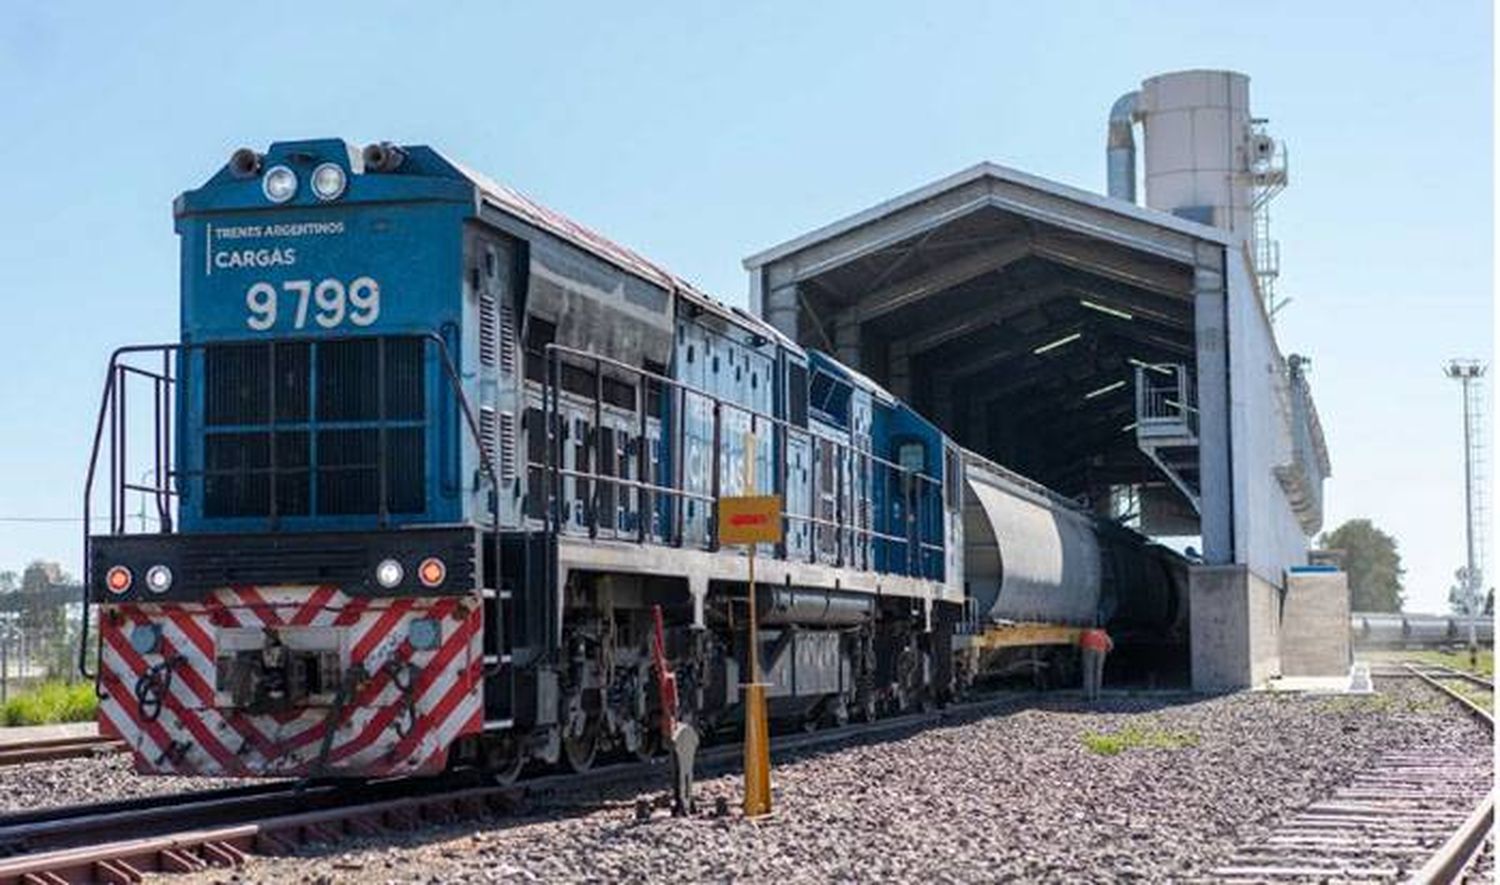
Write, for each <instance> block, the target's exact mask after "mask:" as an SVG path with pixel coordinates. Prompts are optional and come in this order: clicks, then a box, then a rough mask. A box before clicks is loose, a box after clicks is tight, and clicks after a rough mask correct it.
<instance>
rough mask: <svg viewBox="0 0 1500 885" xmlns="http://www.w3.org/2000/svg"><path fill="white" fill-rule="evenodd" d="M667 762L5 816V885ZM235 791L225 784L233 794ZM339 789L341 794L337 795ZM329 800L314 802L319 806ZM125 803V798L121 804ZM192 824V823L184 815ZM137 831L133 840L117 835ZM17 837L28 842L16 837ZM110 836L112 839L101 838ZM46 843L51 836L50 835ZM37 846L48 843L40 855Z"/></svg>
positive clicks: (725, 767)
mask: <svg viewBox="0 0 1500 885" xmlns="http://www.w3.org/2000/svg"><path fill="white" fill-rule="evenodd" d="M1034 697H1035V695H1034V694H1031V693H1016V694H1007V695H1003V696H998V697H995V696H992V697H986V698H982V699H976V700H972V701H965V702H961V703H956V704H952V705H950V706H948V707H946V708H944V709H939V710H931V711H922V712H916V713H909V714H905V715H900V716H894V717H891V718H888V719H881V720H878V721H876V722H872V723H860V724H851V725H845V726H840V727H837V728H830V729H825V730H822V731H817V732H813V733H808V734H791V735H782V736H778V737H777V738H776V739H775V740H773V742H772V749H773V752H774V753H775V754H776V755H778V756H780V757H783V758H784V757H785V756H786V755H787V754H795V753H805V752H815V751H817V750H818V749H820V748H825V747H833V746H836V745H842V744H845V743H858V742H862V741H875V740H882V739H884V740H890V739H896V738H897V737H899V736H901V735H903V734H907V733H916V732H918V731H921V730H923V729H925V728H929V727H933V726H938V725H942V724H945V723H949V722H960V721H964V720H965V719H970V718H977V717H980V716H984V715H990V714H992V713H995V712H999V711H1001V710H1004V709H1006V708H1011V707H1016V706H1020V705H1023V704H1025V703H1026V702H1028V701H1029V700H1031V699H1033V698H1034ZM742 753H743V750H742V747H741V746H740V745H739V744H738V743H728V744H722V745H718V746H714V747H710V748H708V749H706V750H705V751H704V752H702V753H700V754H699V758H698V766H697V768H698V770H699V772H700V773H709V772H712V773H714V774H719V773H725V772H727V771H730V770H732V769H734V768H735V767H737V766H738V765H739V764H740V761H741V759H742ZM665 767H666V760H665V759H664V758H658V759H652V760H647V761H630V762H620V763H617V764H614V765H608V766H605V767H602V768H598V769H594V770H593V771H590V772H587V773H584V774H547V775H542V776H539V777H535V778H527V779H525V780H523V781H521V782H519V783H515V784H495V783H493V782H480V783H476V779H477V778H478V777H480V775H479V773H478V772H463V773H459V774H458V775H457V776H455V777H451V778H433V779H426V780H413V779H392V780H389V781H384V782H381V783H380V784H377V785H374V786H375V790H374V792H371V785H369V784H366V783H364V782H359V783H358V784H353V785H340V784H338V783H336V782H328V783H323V784H320V785H316V786H314V787H312V788H309V789H303V790H298V789H296V787H295V786H294V785H291V784H287V783H279V784H275V785H256V786H257V787H258V788H260V790H259V792H258V793H257V794H254V795H241V796H234V795H225V796H220V795H218V793H219V791H207V792H205V793H202V794H197V795H196V796H195V797H194V798H193V799H192V800H191V801H188V802H183V801H182V800H183V799H184V798H186V797H183V796H163V797H154V798H153V799H151V800H146V802H147V807H143V808H125V809H116V808H111V809H107V810H106V811H105V813H102V814H91V813H89V808H88V807H84V808H83V809H77V808H72V809H69V808H64V809H59V810H58V811H59V814H58V816H57V818H56V819H51V820H40V821H30V822H27V821H25V820H23V821H21V822H13V821H12V819H8V818H4V817H0V851H3V849H4V848H6V847H9V848H10V850H11V851H12V852H17V851H19V852H26V853H22V854H16V855H15V856H12V857H9V858H8V859H0V885H11V883H48V885H58V883H67V882H96V881H127V882H130V881H139V880H140V878H141V877H142V876H143V875H144V874H145V873H148V872H196V871H201V870H203V869H206V868H208V867H210V866H238V865H240V864H242V863H243V862H244V861H245V860H246V859H247V857H248V855H249V854H251V853H260V854H271V855H277V854H286V853H288V852H290V851H291V850H292V849H293V848H294V846H295V845H297V844H299V843H301V842H304V841H318V842H331V841H336V840H337V839H339V838H341V837H343V836H345V835H357V836H379V835H381V834H384V833H387V832H390V831H392V830H408V829H412V828H415V827H417V826H421V825H424V824H427V823H446V822H451V821H453V820H456V819H459V818H461V817H472V816H478V815H481V814H485V813H489V812H494V811H499V812H505V811H513V810H515V809H516V808H518V807H521V806H522V805H523V804H524V803H526V802H527V801H528V800H542V801H547V802H549V804H551V805H553V806H556V805H557V804H559V803H558V802H557V801H556V797H557V796H559V795H561V794H563V793H566V792H577V793H580V794H583V795H588V796H591V797H593V798H591V799H590V800H588V801H589V802H590V803H592V804H598V802H599V801H600V800H599V799H598V796H599V794H600V788H602V787H605V786H608V785H611V784H615V783H622V782H628V781H632V780H641V779H644V778H646V777H648V776H655V775H658V774H659V773H660V772H661V771H662V770H663V769H665ZM236 789H238V790H242V791H243V790H245V789H246V788H232V789H231V790H229V791H223V792H225V793H228V794H232V793H234V792H235V790H236ZM341 791H342V792H341ZM320 803H321V805H322V806H323V807H318V806H319V804H320ZM116 804H118V803H116ZM184 820H186V821H191V825H188V826H184V825H183V823H182V822H183V821H184ZM121 833H130V834H131V836H130V837H129V838H123V839H121V838H117V834H121ZM16 837H29V839H22V840H20V841H17V838H16ZM101 839H111V840H112V841H98V840H101ZM49 840H50V841H49ZM37 849H41V850H37Z"/></svg>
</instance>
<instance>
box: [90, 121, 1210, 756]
mask: <svg viewBox="0 0 1500 885" xmlns="http://www.w3.org/2000/svg"><path fill="white" fill-rule="evenodd" d="M174 209H175V214H176V220H177V231H178V234H179V235H180V237H181V244H182V252H181V255H182V262H181V272H182V278H181V287H182V299H181V321H182V330H181V340H180V342H178V343H175V344H171V345H164V346H158V347H129V348H122V349H121V350H120V351H118V352H117V353H116V355H115V357H114V359H113V360H112V362H111V366H110V372H109V376H108V385H107V388H106V391H105V396H104V400H103V404H102V406H101V411H100V423H99V433H98V436H97V437H96V445H95V453H94V462H93V465H94V469H91V471H90V481H89V482H90V486H89V491H88V493H87V494H86V498H87V499H88V501H89V502H90V503H92V502H93V501H94V499H95V498H96V497H97V494H96V489H95V487H96V486H100V487H103V486H105V482H104V480H103V479H102V474H103V472H104V470H103V467H102V466H101V465H102V464H103V463H104V459H105V456H106V454H107V464H108V473H109V480H108V484H107V490H108V500H109V509H110V514H111V519H110V527H109V530H108V531H106V532H103V533H99V534H96V535H94V536H92V537H90V538H89V539H88V553H87V569H88V580H87V585H88V590H87V592H88V594H89V600H90V601H91V603H94V604H97V605H98V606H100V617H99V630H98V634H97V642H98V648H99V668H98V674H97V676H98V680H99V685H100V690H101V695H102V697H103V698H104V700H103V701H102V703H101V707H100V714H99V715H100V725H101V728H102V729H103V730H104V731H105V732H106V733H108V734H112V735H116V736H118V737H120V738H121V739H123V740H125V741H127V742H128V743H129V744H130V746H131V747H132V748H133V750H134V751H135V754H136V762H137V766H138V767H139V768H140V769H141V770H144V771H152V772H164V773H167V772H170V773H196V774H218V775H241V776H272V775H275V776H282V775H305V774H312V773H332V774H343V775H361V776H363V775H384V774H394V773H421V772H432V771H437V770H440V769H442V768H444V767H446V766H450V765H453V764H458V763H464V764H482V765H485V766H488V767H490V768H492V769H494V770H495V771H497V772H499V773H501V774H514V773H515V772H517V771H519V769H520V768H521V766H523V765H524V764H526V762H527V761H528V760H532V759H540V760H545V761H549V762H553V761H559V760H565V761H566V762H567V763H569V764H570V765H572V766H573V767H574V768H578V769H583V768H587V767H588V766H589V765H590V764H591V763H592V762H593V760H594V758H595V756H596V754H597V753H598V752H599V751H600V750H604V749H615V750H624V751H627V752H634V753H640V754H649V753H651V752H654V750H655V743H656V740H657V738H656V735H657V733H658V732H657V723H658V720H659V717H660V715H661V711H660V709H659V707H660V695H659V692H658V691H657V690H656V687H655V684H654V682H653V680H652V675H651V674H652V669H651V641H652V612H653V610H654V609H656V608H658V607H659V608H660V610H661V611H662V612H664V613H665V621H666V625H667V630H666V638H667V643H666V645H667V650H668V654H669V657H670V659H671V661H672V664H673V666H674V668H675V669H676V671H677V674H678V680H679V705H680V709H679V710H678V711H677V713H678V714H679V715H681V716H682V717H684V718H686V719H688V720H690V721H692V722H694V723H695V724H697V725H698V726H699V727H700V728H712V727H714V726H716V725H717V724H721V723H724V722H727V721H729V720H732V719H733V718H734V717H735V716H737V715H738V698H739V689H738V686H739V685H740V683H741V682H742V681H743V674H744V672H745V670H746V668H747V665H746V663H745V661H746V660H747V654H746V652H747V650H746V648H745V632H744V629H743V627H744V624H745V622H746V620H747V618H748V616H749V614H750V613H749V611H748V610H747V604H748V597H747V592H746V591H747V587H746V584H745V579H744V573H745V568H744V563H743V561H742V557H743V552H742V551H740V550H735V549H720V546H719V544H718V541H717V530H716V526H715V524H714V504H715V502H716V500H717V499H719V498H720V497H723V496H730V495H741V494H772V493H774V494H778V495H780V496H781V497H782V500H783V502H784V512H783V513H782V515H781V518H782V520H783V527H784V533H783V540H782V541H781V542H780V543H778V544H775V545H769V544H768V545H764V549H762V550H761V551H760V556H761V561H760V581H761V583H762V588H761V591H760V593H759V594H758V604H757V612H756V615H757V617H758V619H759V623H760V624H761V626H762V628H763V629H762V631H761V633H760V642H761V647H760V650H759V651H760V660H761V661H763V662H764V668H765V679H766V681H767V682H769V683H770V686H771V687H770V689H769V692H768V693H769V696H770V697H771V702H772V711H773V715H775V716H778V717H782V718H795V719H800V720H802V721H805V722H816V721H823V720H828V721H844V720H846V719H848V718H849V717H851V716H852V717H866V718H868V717H874V716H877V715H880V714H881V713H882V712H885V711H896V710H903V709H908V708H910V707H912V706H913V705H919V704H928V703H934V702H939V701H941V700H943V699H944V698H946V697H948V696H950V695H951V694H952V693H953V692H954V691H955V690H957V689H959V688H961V687H962V685H963V684H965V683H966V682H967V681H968V680H969V679H971V678H973V677H974V675H975V674H976V673H979V672H982V671H984V670H986V669H992V668H994V667H995V666H996V665H997V663H999V664H1002V665H1003V664H1004V663H1005V661H1006V660H1008V659H1009V658H1008V656H1009V655H1011V653H1012V652H1013V650H1014V647H1015V646H1016V645H1036V644H1038V643H1041V644H1046V643H1049V642H1050V643H1057V642H1059V641H1063V642H1065V641H1066V632H1067V631H1068V630H1073V629H1076V628H1077V627H1079V626H1080V625H1089V624H1094V623H1103V622H1108V623H1110V624H1112V625H1115V626H1116V627H1120V628H1123V629H1126V630H1129V629H1133V627H1136V626H1139V627H1142V628H1150V629H1153V630H1157V631H1159V632H1160V631H1165V632H1167V633H1171V632H1173V631H1178V632H1180V630H1181V626H1182V624H1183V616H1184V608H1183V606H1182V605H1181V601H1180V600H1181V597H1182V593H1181V590H1182V575H1181V562H1180V560H1177V559H1175V558H1174V557H1173V556H1172V555H1171V554H1169V553H1167V552H1166V551H1164V550H1162V549H1160V548H1157V547H1154V546H1152V545H1149V544H1147V543H1146V542H1145V541H1144V540H1143V539H1141V538H1139V537H1138V536H1134V535H1132V534H1129V533H1126V532H1123V531H1120V530H1113V529H1110V528H1108V527H1103V528H1101V526H1100V525H1099V523H1098V521H1097V520H1095V519H1094V518H1093V517H1092V516H1090V515H1089V514H1087V513H1086V512H1083V511H1080V510H1079V509H1078V508H1077V507H1075V506H1074V505H1072V504H1071V502H1067V501H1064V500H1062V499H1059V498H1058V497H1056V496H1055V495H1052V494H1051V493H1049V492H1048V491H1047V490H1045V489H1042V488H1040V487H1037V486H1035V485H1034V484H1031V483H1028V482H1027V481H1025V480H1024V479H1021V478H1020V477H1017V476H1015V475H1013V474H1010V473H1009V472H1007V471H1005V470H1004V469H1003V468H1000V467H998V466H997V465H993V464H990V463H988V462H986V461H984V460H983V459H982V458H979V457H978V456H976V455H973V454H972V453H969V452H965V451H963V450H962V449H960V448H959V447H957V446H956V445H955V444H954V443H953V442H952V441H951V440H949V439H947V438H946V437H945V436H944V435H943V434H942V433H941V432H940V431H939V430H938V429H937V428H936V427H934V426H933V425H932V424H931V423H930V422H928V421H927V420H925V419H924V418H923V417H921V416H920V415H918V414H916V413H915V412H914V411H912V410H911V409H910V408H908V407H906V406H905V405H904V404H902V403H901V402H899V401H897V400H896V399H895V398H893V397H892V396H891V395H890V394H889V393H887V392H886V391H885V390H883V389H881V388H880V387H879V386H878V385H876V384H874V383H872V382H871V381H870V380H869V379H867V378H865V377H863V376H861V375H860V374H859V373H857V372H855V371H853V370H851V369H849V368H847V367H845V366H843V365H840V364H839V363H838V362H837V361H835V360H834V359H831V358H830V357H828V356H826V355H824V354H821V353H817V352H814V351H808V350H805V349H803V348H801V347H798V346H797V345H795V344H793V343H792V342H790V341H788V340H786V339H785V338H784V337H782V336H781V335H779V334H778V333H777V332H776V331H775V330H774V329H772V328H771V327H770V326H769V325H767V324H766V323H764V322H761V321H760V320H758V319H756V318H754V317H751V316H749V315H748V314H746V313H744V312H743V311H741V310H738V309H736V308H731V307H726V306H725V305H723V304H721V303H719V302H717V301H715V300H713V299H712V298H709V297H708V296H706V295H705V294H703V293H702V292H700V291H698V290H697V289H695V288H693V287H692V286H691V285H689V284H688V283H686V282H684V281H683V280H681V279H679V278H677V277H676V276H674V275H672V274H671V273H669V272H667V271H666V270H664V269H662V268H660V267H658V266H657V265H655V264H653V263H651V262H650V261H648V260H646V259H644V258H642V257H641V256H639V255H637V254H635V253H633V252H631V251H629V250H627V249H625V248H623V247H621V246H618V245H616V244H614V243H612V242H610V241H608V240H606V239H605V238H603V237H601V236H599V235H598V234H596V233H594V232H592V231H590V230H588V229H586V228H584V227H582V226H580V225H578V224H576V223H575V222H573V221H570V220H569V219H567V218H564V217H563V216H561V215H558V214H556V213H554V212H552V211H550V210H548V209H546V208H544V207H542V206H540V205H538V204H536V203H534V202H532V201H531V200H529V199H527V198H525V197H524V196H522V195H520V194H519V193H517V192H515V191H513V190H511V189H509V188H507V187H504V186H502V185H499V184H496V183H494V182H492V181H490V180H488V179H487V178H485V177H483V176H481V175H478V174H476V173H474V172H472V171H469V170H467V169H465V168H464V167H462V166H460V165H458V164H457V163H454V162H452V161H450V160H448V159H446V158H445V157H443V156H442V155H441V154H439V153H438V152H436V151H434V150H432V149H430V148H426V147H420V146H395V145H391V144H386V143H381V144H375V145H371V146H369V147H366V148H364V149H363V150H357V149H354V148H352V147H351V146H350V145H348V144H346V143H345V142H343V141H340V140H333V139H329V140H315V141H297V142H281V143H277V144H274V145H272V146H271V147H270V148H269V150H267V151H265V152H264V153H260V152H256V151H252V150H248V149H244V150H241V151H238V152H236V153H235V154H234V155H233V156H232V158H231V159H230V161H229V162H228V163H227V164H226V165H225V166H224V167H223V168H222V169H221V170H219V171H218V172H217V173H216V174H215V175H214V176H213V177H212V178H211V179H210V180H209V181H208V182H207V183H206V184H205V185H204V186H202V187H200V188H198V189H196V190H193V191H189V192H187V193H185V194H183V195H182V196H181V197H180V198H179V199H178V200H177V202H176V204H175V207H174ZM143 391H144V392H146V395H143ZM127 392H129V394H128V395H127ZM132 416H135V417H132ZM131 453H134V454H135V455H136V457H137V459H139V458H140V457H141V456H142V453H145V457H146V459H147V461H146V463H148V464H149V465H150V466H149V470H148V471H147V473H146V476H149V477H151V479H149V480H148V479H146V478H145V477H143V478H141V479H139V480H137V479H136V478H135V477H137V476H140V475H141V474H140V472H139V471H137V470H135V467H136V466H138V464H139V460H135V461H133V460H131V458H130V457H128V456H129V455H130V454H131ZM133 495H139V496H142V497H143V498H144V499H145V500H147V501H151V502H154V506H155V510H156V518H157V520H158V522H159V528H160V531H156V532H151V533H145V534H130V533H128V532H127V531H126V526H125V523H124V518H123V517H124V511H125V505H126V500H127V498H128V497H129V496H133ZM1017 624H1020V625H1023V626H1024V625H1041V626H1042V627H1043V628H1045V629H1044V630H1043V633H1037V632H1035V631H1032V632H1029V633H1028V632H1026V631H1020V632H1016V633H1012V634H1007V633H1006V631H1005V629H1003V628H1007V627H1014V626H1016V625H1017ZM1047 630H1050V631H1051V632H1050V633H1047V632H1046V631H1047ZM1058 631H1061V633H1059V632H1058ZM1044 634H1045V635H1047V636H1050V637H1051V638H1050V639H1037V638H1036V637H1038V636H1041V635H1044ZM1005 635H1015V636H1031V637H1033V638H1032V639H1030V640H1017V641H1009V640H1006V639H1005V638H1004V636H1005ZM1059 635H1061V636H1063V637H1064V638H1063V640H1059V639H1058V636H1059ZM996 637H1000V638H996ZM1027 657H1028V659H1030V660H1034V659H1035V658H1036V655H1035V654H1030V653H1028V656H1027Z"/></svg>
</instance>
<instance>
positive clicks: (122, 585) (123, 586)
mask: <svg viewBox="0 0 1500 885" xmlns="http://www.w3.org/2000/svg"><path fill="white" fill-rule="evenodd" d="M133 580H134V579H133V578H132V577H131V574H130V569H128V568H126V567H125V566H123V565H117V566H115V567H114V568H112V569H110V570H109V571H108V572H106V573H105V575H104V586H106V587H108V588H109V592H111V593H114V594H120V593H124V592H125V591H126V590H129V589H130V584H131V582H132V581H133Z"/></svg>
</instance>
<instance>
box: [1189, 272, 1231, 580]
mask: <svg viewBox="0 0 1500 885" xmlns="http://www.w3.org/2000/svg"><path fill="white" fill-rule="evenodd" d="M1197 249H1198V255H1197V267H1196V268H1195V269H1194V272H1193V303H1194V310H1193V315H1194V335H1195V337H1196V339H1197V345H1198V355H1197V374H1198V470H1199V476H1200V477H1201V481H1200V488H1199V497H1200V500H1201V506H1202V519H1201V524H1202V532H1203V560H1204V562H1205V563H1206V564H1208V565H1227V564H1229V563H1231V562H1234V472H1233V464H1234V461H1233V448H1232V447H1233V439H1232V438H1231V435H1230V423H1229V418H1230V399H1229V397H1230V393H1229V316H1228V298H1227V295H1228V292H1227V290H1226V286H1227V282H1226V279H1225V274H1224V247H1222V246H1218V245H1214V244H1209V243H1203V244H1200V245H1199V246H1198V247H1197Z"/></svg>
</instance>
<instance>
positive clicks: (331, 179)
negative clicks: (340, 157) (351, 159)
mask: <svg viewBox="0 0 1500 885" xmlns="http://www.w3.org/2000/svg"><path fill="white" fill-rule="evenodd" d="M348 183H349V180H348V179H347V178H345V177H344V169H343V167H342V166H340V165H339V164H337V163H324V164H323V165H321V166H319V167H318V168H316V169H314V170H313V174H312V189H313V193H315V194H317V195H318V199H320V200H325V201H326V200H337V199H338V198H339V197H340V196H342V195H343V193H344V188H345V187H346V186H347V185H348Z"/></svg>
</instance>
